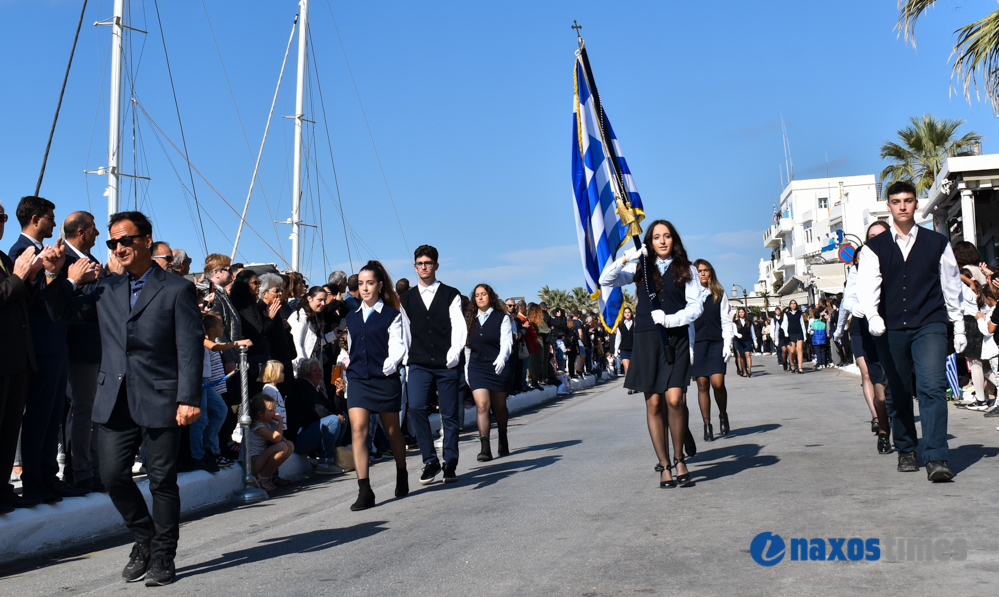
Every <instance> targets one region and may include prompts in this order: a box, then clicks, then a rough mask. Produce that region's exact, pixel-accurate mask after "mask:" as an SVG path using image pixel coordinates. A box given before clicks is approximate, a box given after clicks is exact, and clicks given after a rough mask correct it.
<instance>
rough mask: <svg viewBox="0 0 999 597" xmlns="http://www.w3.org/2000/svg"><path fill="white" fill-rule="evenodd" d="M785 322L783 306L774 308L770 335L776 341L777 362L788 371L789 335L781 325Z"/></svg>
mask: <svg viewBox="0 0 999 597" xmlns="http://www.w3.org/2000/svg"><path fill="white" fill-rule="evenodd" d="M783 324H784V312H783V311H782V310H781V308H780V307H779V306H778V307H775V308H774V316H773V319H771V320H770V337H771V338H773V341H774V352H776V353H777V362H778V363H780V364H781V366H782V367H784V371H787V336H785V335H784V330H783V329H781V326H782V325H783Z"/></svg>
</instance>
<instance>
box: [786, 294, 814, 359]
mask: <svg viewBox="0 0 999 597" xmlns="http://www.w3.org/2000/svg"><path fill="white" fill-rule="evenodd" d="M780 329H781V332H782V333H783V334H784V335H785V336H787V363H788V370H789V371H791V372H792V373H804V371H803V370H802V368H801V359H802V352H803V350H804V345H805V330H807V329H808V325H807V324H806V323H805V316H804V315H802V313H801V310H800V309H798V301H796V300H794V299H791V302H790V303H788V304H787V310H786V311H785V312H784V320H783V321H782V322H781V324H780ZM795 364H797V365H798V370H797V371H795V370H794V365H795Z"/></svg>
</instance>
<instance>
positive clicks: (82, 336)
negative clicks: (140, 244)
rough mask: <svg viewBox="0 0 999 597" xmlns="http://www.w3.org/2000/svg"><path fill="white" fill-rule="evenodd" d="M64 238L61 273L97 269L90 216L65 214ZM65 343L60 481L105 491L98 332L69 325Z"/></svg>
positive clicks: (86, 326)
mask: <svg viewBox="0 0 999 597" xmlns="http://www.w3.org/2000/svg"><path fill="white" fill-rule="evenodd" d="M62 234H63V238H65V239H66V244H65V246H66V263H65V265H63V266H62V269H63V274H67V275H68V273H69V268H70V264H71V263H73V262H76V261H79V260H81V259H83V260H85V261H87V262H89V263H92V264H95V265H96V266H98V267H99V266H100V261H98V260H97V259H96V258H95V257H94V256H93V255H91V254H90V250H91V249H93V248H94V243H95V242H96V241H97V237H98V236H100V231H99V230H98V229H97V224H96V222H95V221H94V216H93V215H92V214H90V213H88V212H85V211H77V212H73V213H71V214H69V216H68V217H67V218H66V220H65V221H64V222H63V224H62ZM66 340H67V342H68V344H69V383H68V384H67V385H66V396H67V397H68V398H69V412H68V413H67V415H66V433H65V438H66V440H65V441H66V444H65V445H66V455H67V456H68V457H69V458H68V459H67V461H66V469H65V472H64V474H63V478H64V479H67V483H68V482H69V481H68V478H72V480H73V487H76V488H78V489H84V490H86V491H105V489H104V485H103V484H102V483H101V477H100V458H99V456H98V452H97V424H96V423H94V422H93V420H92V418H91V414H92V411H93V409H94V396H95V395H96V394H97V374H98V373H99V372H100V369H101V330H100V327H99V326H98V325H97V324H96V323H81V324H76V325H71V326H69V329H68V330H67V332H66Z"/></svg>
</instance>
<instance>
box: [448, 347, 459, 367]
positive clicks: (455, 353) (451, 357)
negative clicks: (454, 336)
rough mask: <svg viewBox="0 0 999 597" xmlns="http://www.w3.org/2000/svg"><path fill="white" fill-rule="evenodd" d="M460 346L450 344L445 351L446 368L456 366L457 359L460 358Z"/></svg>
mask: <svg viewBox="0 0 999 597" xmlns="http://www.w3.org/2000/svg"><path fill="white" fill-rule="evenodd" d="M461 350H462V347H461V346H452V347H451V348H449V349H448V351H447V368H448V369H454V368H455V367H457V366H458V361H460V360H461Z"/></svg>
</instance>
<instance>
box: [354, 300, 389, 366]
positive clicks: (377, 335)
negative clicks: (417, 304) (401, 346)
mask: <svg viewBox="0 0 999 597" xmlns="http://www.w3.org/2000/svg"><path fill="white" fill-rule="evenodd" d="M398 316H399V311H398V310H397V309H393V308H392V307H390V306H388V305H384V304H383V305H382V312H381V313H379V312H378V311H374V310H373V311H371V315H368V321H364V317H362V316H361V312H360V311H351V312H350V313H348V314H347V317H346V320H347V329H348V330H349V331H350V365H348V366H347V380H348V381H350V380H352V379H370V378H372V377H382V378H384V377H385V374H384V373H382V368H383V367H384V366H385V359H387V358H388V356H389V353H388V344H389V327H390V326H391V325H392V322H393V321H395V318H396V317H398Z"/></svg>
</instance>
